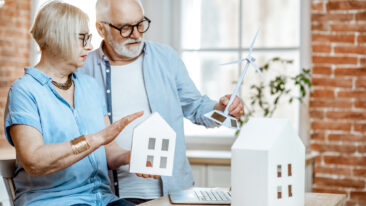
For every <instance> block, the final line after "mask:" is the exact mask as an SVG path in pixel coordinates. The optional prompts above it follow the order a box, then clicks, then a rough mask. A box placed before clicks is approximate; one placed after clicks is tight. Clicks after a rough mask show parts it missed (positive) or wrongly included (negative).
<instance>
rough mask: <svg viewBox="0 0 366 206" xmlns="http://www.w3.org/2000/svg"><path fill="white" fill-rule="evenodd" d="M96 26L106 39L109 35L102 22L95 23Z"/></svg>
mask: <svg viewBox="0 0 366 206" xmlns="http://www.w3.org/2000/svg"><path fill="white" fill-rule="evenodd" d="M95 27H96V28H97V31H98V34H99V35H100V36H101V37H102V38H103V39H104V38H105V36H106V35H107V31H106V30H105V28H104V26H103V25H102V23H100V22H96V23H95Z"/></svg>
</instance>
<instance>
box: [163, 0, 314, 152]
mask: <svg viewBox="0 0 366 206" xmlns="http://www.w3.org/2000/svg"><path fill="white" fill-rule="evenodd" d="M299 1H300V8H299V10H300V11H299V15H300V18H299V21H300V22H299V27H300V29H299V31H300V34H299V41H300V42H299V46H297V47H271V48H258V47H257V48H253V51H256V52H277V51H279V52H293V51H296V52H298V53H299V64H300V68H299V71H300V69H301V68H308V69H310V68H311V64H312V62H311V20H310V18H311V2H310V1H309V0H299ZM182 3H183V1H182V0H173V1H172V2H171V10H170V15H171V16H172V17H173V18H172V20H171V28H172V29H171V42H170V43H171V46H172V47H173V48H175V49H176V50H177V52H178V54H179V55H180V56H182V54H183V52H215V51H220V52H238V58H241V57H242V55H243V54H245V53H247V52H248V51H249V48H245V47H243V45H242V31H243V28H242V27H243V25H242V21H243V16H242V15H243V13H242V4H243V0H239V8H238V9H239V34H238V35H239V47H238V48H223V49H221V48H203V49H184V48H182V45H181V42H182V37H181V34H182V32H181V28H182V26H181V25H182V23H183V22H182V18H181V16H182V9H181V4H182ZM240 72H241V66H240V65H238V75H239V74H240ZM298 128H299V129H298V134H299V136H300V137H301V139H302V141H303V143H304V145H305V146H306V148H309V144H310V143H309V142H310V118H309V95H307V97H306V98H305V100H304V101H303V103H302V104H299V106H298ZM235 139H236V137H235V136H233V137H211V136H209V135H206V136H205V135H199V136H186V143H187V150H188V149H199V148H200V149H201V150H204V149H219V150H221V149H224V150H230V148H231V145H232V144H233V143H234V141H235ZM212 140H214V141H212ZM202 145H203V146H202Z"/></svg>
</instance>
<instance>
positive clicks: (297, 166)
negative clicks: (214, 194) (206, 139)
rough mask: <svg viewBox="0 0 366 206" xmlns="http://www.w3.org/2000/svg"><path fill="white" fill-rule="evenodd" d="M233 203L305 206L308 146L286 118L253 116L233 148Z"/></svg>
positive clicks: (241, 204) (234, 205)
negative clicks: (306, 147) (305, 145)
mask: <svg viewBox="0 0 366 206" xmlns="http://www.w3.org/2000/svg"><path fill="white" fill-rule="evenodd" d="M231 151H232V159H231V184H232V205H233V206H243V205H250V206H303V205H304V186H305V185H304V181H305V147H304V145H303V143H302V141H301V140H300V138H299V136H298V135H297V133H296V132H295V131H294V129H293V128H292V127H291V124H290V122H289V121H288V120H286V119H272V118H271V119H269V118H262V119H259V118H258V119H257V118H253V119H250V120H249V122H248V123H247V124H246V125H245V126H244V127H243V128H242V129H241V131H240V135H239V137H238V139H237V140H236V141H235V143H234V144H233V146H232V147H231Z"/></svg>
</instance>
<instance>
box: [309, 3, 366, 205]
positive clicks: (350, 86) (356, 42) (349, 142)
mask: <svg viewBox="0 0 366 206" xmlns="http://www.w3.org/2000/svg"><path fill="white" fill-rule="evenodd" d="M312 50H313V53H312V59H313V79H312V81H313V86H314V93H313V94H312V95H311V98H310V116H311V128H312V135H311V149H312V150H313V151H318V152H320V157H319V158H317V159H316V163H315V169H314V185H313V191H315V192H328V193H343V194H347V198H348V201H347V205H366V0H360V1H356V0H348V1H344V0H312Z"/></svg>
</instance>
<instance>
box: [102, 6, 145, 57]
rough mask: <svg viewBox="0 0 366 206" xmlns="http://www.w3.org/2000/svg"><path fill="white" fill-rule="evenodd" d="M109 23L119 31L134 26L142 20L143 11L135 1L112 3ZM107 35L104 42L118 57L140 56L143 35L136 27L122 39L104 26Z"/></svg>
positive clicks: (107, 26) (110, 28)
mask: <svg viewBox="0 0 366 206" xmlns="http://www.w3.org/2000/svg"><path fill="white" fill-rule="evenodd" d="M110 10H111V12H110V15H111V16H110V17H111V19H110V22H109V23H111V24H113V25H114V26H115V27H117V28H119V29H121V28H122V27H123V26H125V25H135V24H137V23H139V22H141V21H142V20H143V19H144V15H143V11H142V9H141V7H140V6H139V4H138V3H137V2H136V1H133V0H131V1H112V3H111V7H110ZM104 26H105V28H106V32H107V35H106V36H105V42H106V43H107V44H109V45H110V46H111V47H112V48H113V50H114V51H115V52H116V53H117V54H118V55H120V56H123V57H129V58H135V57H137V56H139V55H140V54H141V51H142V49H143V46H144V40H143V34H142V33H140V32H139V31H138V30H137V28H136V27H133V31H132V33H131V35H130V36H129V37H122V36H121V32H120V31H119V30H118V29H116V28H113V27H111V26H109V25H104Z"/></svg>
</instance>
